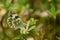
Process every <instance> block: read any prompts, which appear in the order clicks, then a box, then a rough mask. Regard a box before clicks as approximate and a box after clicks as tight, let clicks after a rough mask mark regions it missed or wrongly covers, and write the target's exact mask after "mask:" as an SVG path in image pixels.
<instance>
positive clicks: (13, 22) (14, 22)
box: [7, 9, 25, 29]
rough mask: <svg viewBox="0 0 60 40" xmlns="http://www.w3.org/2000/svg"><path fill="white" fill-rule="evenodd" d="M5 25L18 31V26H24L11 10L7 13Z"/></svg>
mask: <svg viewBox="0 0 60 40" xmlns="http://www.w3.org/2000/svg"><path fill="white" fill-rule="evenodd" d="M7 24H8V26H9V27H10V28H14V29H19V28H20V26H25V24H24V22H23V21H22V19H21V18H20V16H19V15H18V14H17V13H15V12H14V10H12V9H10V11H9V12H8V18H7Z"/></svg>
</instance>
